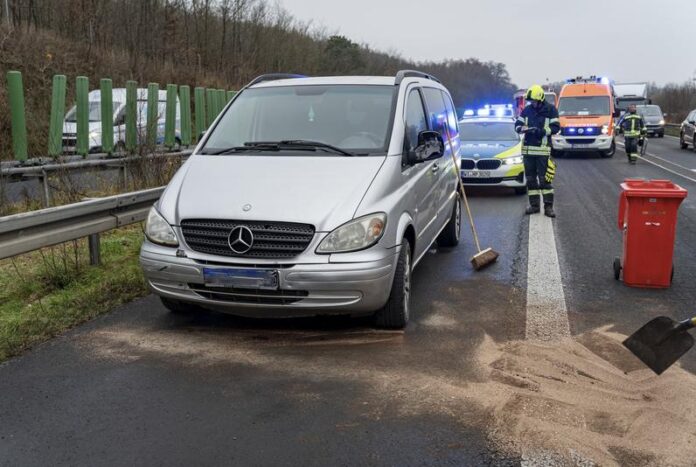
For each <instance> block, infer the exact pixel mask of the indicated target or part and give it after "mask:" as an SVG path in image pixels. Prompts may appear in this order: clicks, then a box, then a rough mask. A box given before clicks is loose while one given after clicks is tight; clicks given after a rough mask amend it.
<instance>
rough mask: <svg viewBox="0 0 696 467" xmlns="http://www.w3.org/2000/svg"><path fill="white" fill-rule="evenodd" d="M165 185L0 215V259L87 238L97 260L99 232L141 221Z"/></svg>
mask: <svg viewBox="0 0 696 467" xmlns="http://www.w3.org/2000/svg"><path fill="white" fill-rule="evenodd" d="M163 191H164V187H159V188H151V189H148V190H142V191H135V192H131V193H124V194H121V195H115V196H107V197H104V198H95V199H90V200H87V201H82V202H79V203H74V204H68V205H65V206H57V207H53V208H47V209H41V210H38V211H31V212H24V213H21V214H14V215H12V216H6V217H0V259H4V258H10V257H12V256H16V255H20V254H22V253H28V252H30V251H34V250H38V249H40V248H44V247H48V246H52V245H57V244H59V243H63V242H68V241H71V240H76V239H78V238H83V237H90V259H91V262H92V264H96V263H98V262H99V249H98V246H99V240H98V234H100V233H102V232H106V231H108V230H111V229H115V228H117V227H122V226H125V225H129V224H133V223H136V222H141V221H143V220H145V218H146V217H147V213H148V211H149V210H150V207H152V205H153V204H154V203H155V201H157V200H158V199H159V197H160V196H161V195H162V192H163Z"/></svg>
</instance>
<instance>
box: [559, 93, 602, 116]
mask: <svg viewBox="0 0 696 467" xmlns="http://www.w3.org/2000/svg"><path fill="white" fill-rule="evenodd" d="M610 113H611V112H610V106H609V96H588V97H561V99H560V101H559V104H558V115H560V116H573V115H576V116H586V115H609V114H610Z"/></svg>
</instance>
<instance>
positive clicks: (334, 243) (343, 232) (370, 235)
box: [317, 212, 387, 254]
mask: <svg viewBox="0 0 696 467" xmlns="http://www.w3.org/2000/svg"><path fill="white" fill-rule="evenodd" d="M386 225H387V215H386V214H385V213H383V212H378V213H375V214H369V215H367V216H363V217H359V218H357V219H353V220H352V221H350V222H348V223H346V224H343V225H342V226H340V227H339V228H337V229H335V230H334V231H333V232H331V233H330V234H329V235H327V236H326V237H324V240H322V241H321V243H320V244H319V247H318V248H317V253H319V254H329V253H347V252H349V251H357V250H364V249H365V248H369V247H371V246H372V245H374V244H375V243H377V242H378V241H379V239H380V238H382V234H384V227H385V226H386Z"/></svg>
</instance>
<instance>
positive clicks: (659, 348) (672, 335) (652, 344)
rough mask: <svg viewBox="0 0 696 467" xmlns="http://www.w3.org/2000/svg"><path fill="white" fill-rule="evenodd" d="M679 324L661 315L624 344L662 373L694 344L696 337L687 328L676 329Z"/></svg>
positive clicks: (650, 366)
mask: <svg viewBox="0 0 696 467" xmlns="http://www.w3.org/2000/svg"><path fill="white" fill-rule="evenodd" d="M678 324H679V323H677V322H676V321H674V320H673V319H671V318H668V317H666V316H660V317H658V318H655V319H653V320H652V321H650V322H648V323H647V324H646V325H644V326H643V327H642V328H640V329H639V330H637V331H636V332H634V333H633V334H632V335H631V336H629V337H628V338H627V339H626V340H625V341H624V342H623V344H624V346H625V347H626V348H627V349H628V350H630V351H631V352H633V354H634V355H635V356H636V357H638V358H639V359H640V360H641V361H642V362H643V363H645V365H647V366H648V367H649V368H650V369H651V370H652V371H654V372H655V373H657V374H658V375H659V374H662V372H663V371H665V370H666V369H667V368H669V367H670V366H672V365H673V364H674V362H676V361H677V360H679V359H680V358H681V356H682V355H684V354H685V353H686V352H687V351H688V350H689V349H690V348H691V347H693V345H694V338H693V337H691V334H689V333H688V332H687V331H686V330H683V331H677V330H675V327H676V326H677V325H678Z"/></svg>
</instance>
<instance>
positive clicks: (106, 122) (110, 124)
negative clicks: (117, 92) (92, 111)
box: [99, 78, 114, 154]
mask: <svg viewBox="0 0 696 467" xmlns="http://www.w3.org/2000/svg"><path fill="white" fill-rule="evenodd" d="M99 89H100V92H99V96H100V105H99V107H100V108H101V147H102V151H104V152H105V153H107V154H111V153H113V152H114V98H113V93H112V92H111V80H110V79H108V78H104V79H102V80H101V81H100V82H99Z"/></svg>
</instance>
